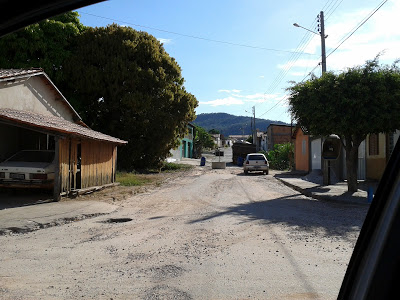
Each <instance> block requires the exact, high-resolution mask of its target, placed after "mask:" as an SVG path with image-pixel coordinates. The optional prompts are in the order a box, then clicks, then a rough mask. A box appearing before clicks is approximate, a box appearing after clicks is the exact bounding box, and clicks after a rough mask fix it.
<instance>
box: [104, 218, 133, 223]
mask: <svg viewBox="0 0 400 300" xmlns="http://www.w3.org/2000/svg"><path fill="white" fill-rule="evenodd" d="M130 221H132V219H131V218H111V219H107V220H105V221H104V223H126V222H130Z"/></svg>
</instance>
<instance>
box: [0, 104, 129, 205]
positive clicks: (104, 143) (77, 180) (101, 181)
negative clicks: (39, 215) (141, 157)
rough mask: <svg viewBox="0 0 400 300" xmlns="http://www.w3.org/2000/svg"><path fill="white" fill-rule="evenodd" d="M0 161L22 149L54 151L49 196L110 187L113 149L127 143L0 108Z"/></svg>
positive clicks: (114, 160) (52, 118)
mask: <svg viewBox="0 0 400 300" xmlns="http://www.w3.org/2000/svg"><path fill="white" fill-rule="evenodd" d="M0 132H2V141H1V142H0V159H1V160H4V159H5V158H6V157H7V156H9V155H11V154H13V153H15V152H17V151H19V150H25V149H48V150H55V159H54V163H55V165H56V171H55V179H54V187H53V195H54V200H56V201H58V200H59V199H60V197H61V196H63V195H70V194H73V193H79V192H80V191H87V190H89V189H97V188H99V187H103V186H108V185H114V184H115V182H116V181H115V180H116V178H115V174H116V163H117V146H118V145H124V144H126V143H127V142H126V141H123V140H120V139H118V138H115V137H112V136H109V135H106V134H103V133H100V132H97V131H94V130H92V129H90V128H87V127H84V126H82V125H80V124H76V123H73V122H70V121H68V120H65V119H63V118H60V117H58V116H49V115H42V114H38V113H35V112H30V111H22V110H16V109H10V108H0Z"/></svg>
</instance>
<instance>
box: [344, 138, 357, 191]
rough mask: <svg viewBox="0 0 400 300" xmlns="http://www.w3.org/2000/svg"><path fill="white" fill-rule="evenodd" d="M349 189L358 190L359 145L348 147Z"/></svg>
mask: <svg viewBox="0 0 400 300" xmlns="http://www.w3.org/2000/svg"><path fill="white" fill-rule="evenodd" d="M346 170H347V190H348V191H349V192H350V193H354V192H357V170H358V147H356V146H355V145H352V146H351V147H346Z"/></svg>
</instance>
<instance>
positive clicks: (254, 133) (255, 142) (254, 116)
mask: <svg viewBox="0 0 400 300" xmlns="http://www.w3.org/2000/svg"><path fill="white" fill-rule="evenodd" d="M253 144H254V145H256V150H257V131H256V107H255V106H253Z"/></svg>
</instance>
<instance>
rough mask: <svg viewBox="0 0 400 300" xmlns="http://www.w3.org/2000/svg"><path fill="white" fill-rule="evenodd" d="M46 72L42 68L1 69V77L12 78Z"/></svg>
mask: <svg viewBox="0 0 400 300" xmlns="http://www.w3.org/2000/svg"><path fill="white" fill-rule="evenodd" d="M40 73H44V72H43V69H41V68H31V69H0V79H11V78H13V77H21V76H26V75H32V74H40Z"/></svg>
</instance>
